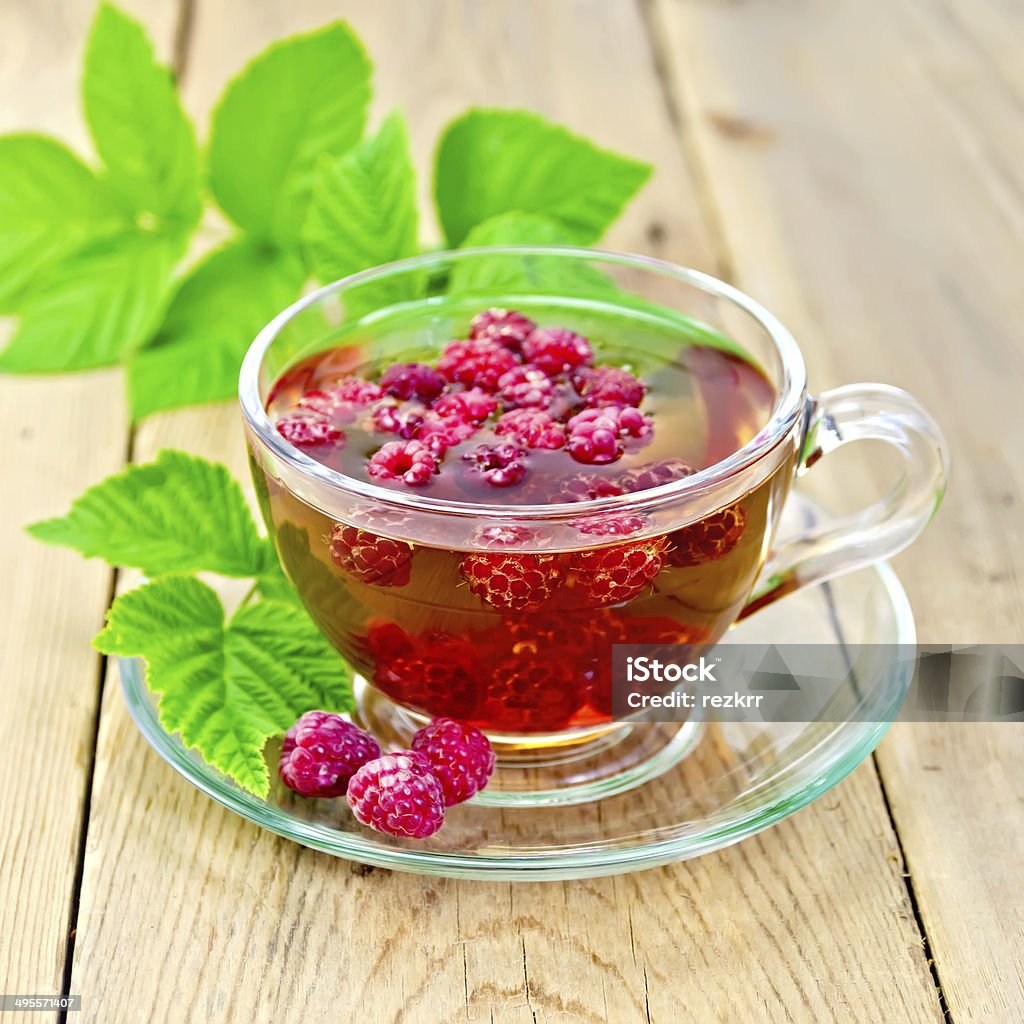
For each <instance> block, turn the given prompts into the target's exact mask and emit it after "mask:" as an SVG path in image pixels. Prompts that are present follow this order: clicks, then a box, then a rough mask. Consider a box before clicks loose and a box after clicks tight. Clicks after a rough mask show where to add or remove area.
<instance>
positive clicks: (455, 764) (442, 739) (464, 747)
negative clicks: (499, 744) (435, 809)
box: [412, 718, 495, 807]
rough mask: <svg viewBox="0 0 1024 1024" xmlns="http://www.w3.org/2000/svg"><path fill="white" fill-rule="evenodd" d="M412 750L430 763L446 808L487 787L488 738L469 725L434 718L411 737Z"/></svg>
mask: <svg viewBox="0 0 1024 1024" xmlns="http://www.w3.org/2000/svg"><path fill="white" fill-rule="evenodd" d="M412 749H413V750H415V751H416V752H417V753H418V754H422V755H423V756H424V757H425V758H426V759H427V760H428V761H429V762H430V770H431V771H432V772H433V773H434V775H435V776H436V777H437V780H438V782H440V783H441V791H442V792H443V793H444V802H445V806H446V807H451V806H452V805H453V804H461V803H462V802H463V801H465V800H468V799H469V798H470V797H471V796H474V795H475V794H476V793H478V792H479V791H480V790H481V789H484V788H485V787H486V786H487V782H488V780H489V779H490V777H491V774H492V773H493V771H494V761H495V757H494V750H493V749H492V748H491V744H490V741H489V740H488V739H487V737H486V736H485V735H484V734H483V733H482V732H481V731H480V730H479V729H474V728H473V726H471V725H463V724H462V723H460V722H456V721H455V719H454V718H435V719H434V720H433V721H432V722H431V723H430V725H425V726H424V727H423V728H422V729H419V730H418V731H417V732H416V735H415V736H413V738H412Z"/></svg>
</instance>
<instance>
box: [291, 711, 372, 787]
mask: <svg viewBox="0 0 1024 1024" xmlns="http://www.w3.org/2000/svg"><path fill="white" fill-rule="evenodd" d="M375 757H380V747H379V746H378V745H377V741H376V740H375V739H374V738H373V737H372V736H368V735H367V734H366V733H365V732H363V730H362V729H357V728H356V726H354V725H353V724H352V723H351V722H346V721H345V719H344V718H342V717H341V715H333V714H331V713H330V712H328V711H307V712H306V713H305V714H304V715H303V716H302V717H301V718H300V719H299V720H298V721H297V722H296V723H295V724H294V725H293V726H292V727H291V728H290V729H289V730H288V732H286V733H285V736H284V742H283V743H282V744H281V757H280V760H279V761H278V773H279V774H280V776H281V781H282V782H283V783H284V784H285V785H286V786H287V787H288V788H289V789H294V790H295V792H296V793H301V794H302V795H303V796H342V795H343V794H344V792H345V790H346V789H348V784H349V779H351V778H352V776H353V775H355V773H356V772H357V771H358V770H359V769H360V768H362V766H363V765H364V764H366V762H367V761H372V760H373V759H374V758H375Z"/></svg>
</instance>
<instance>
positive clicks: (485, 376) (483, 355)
mask: <svg viewBox="0 0 1024 1024" xmlns="http://www.w3.org/2000/svg"><path fill="white" fill-rule="evenodd" d="M518 363H519V359H518V357H517V356H516V355H515V353H513V352H510V351H509V350H508V349H507V348H504V347H502V346H501V345H499V344H498V343H497V342H496V341H491V340H490V339H489V338H476V339H471V340H470V341H453V342H452V343H451V344H450V345H448V346H447V348H445V350H444V352H442V353H441V358H440V359H438V361H437V368H438V369H439V370H440V371H441V373H443V374H444V376H445V378H446V379H447V380H450V381H451V382H452V383H453V384H465V385H466V387H474V386H475V387H480V388H484V389H485V390H487V391H493V390H494V389H495V388H496V387H497V386H498V380H499V379H500V378H501V376H502V375H503V374H506V373H508V371H509V370H511V369H512V367H513V366H516V365H518Z"/></svg>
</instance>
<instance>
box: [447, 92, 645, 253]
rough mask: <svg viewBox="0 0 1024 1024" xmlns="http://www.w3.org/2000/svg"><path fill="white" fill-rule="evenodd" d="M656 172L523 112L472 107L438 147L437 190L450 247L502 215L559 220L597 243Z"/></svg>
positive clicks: (580, 238) (581, 239) (577, 237)
mask: <svg viewBox="0 0 1024 1024" xmlns="http://www.w3.org/2000/svg"><path fill="white" fill-rule="evenodd" d="M650 173H651V167H650V165H649V164H645V163H640V162H639V161H637V160H631V159H629V158H628V157H624V156H620V155H619V154H617V153H612V152H609V151H608V150H605V149H599V148H598V147H597V146H595V145H594V144H593V143H591V142H588V141H587V140H586V139H583V138H580V137H579V136H577V135H573V134H572V133H571V132H569V131H567V130H566V129H565V128H563V127H561V126H560V125H557V124H553V123H552V122H550V121H547V120H545V119H544V118H542V117H540V116H539V115H537V114H533V113H530V112H529V111H525V110H481V109H474V110H470V111H468V112H467V113H466V114H463V115H462V116H461V117H459V118H456V119H455V120H454V121H452V122H451V123H450V124H449V125H448V127H447V128H446V129H445V132H444V134H443V135H442V137H441V142H440V144H439V146H438V150H437V159H436V163H435V169H434V196H435V199H436V201H437V208H438V213H439V215H440V218H441V224H442V226H443V227H444V232H445V235H446V237H447V239H448V242H449V244H450V245H461V244H462V243H463V241H464V240H465V238H466V236H467V235H468V234H469V232H470V231H471V230H472V229H473V228H474V227H475V226H476V225H477V224H482V223H483V222H484V221H485V220H488V219H489V218H491V217H495V216H497V215H498V214H502V213H509V212H511V211H514V210H518V211H520V212H523V213H537V214H543V215H546V216H549V217H551V218H553V219H554V220H556V221H558V222H559V223H561V224H562V225H564V226H565V228H566V229H567V230H568V232H569V233H570V234H571V236H572V238H573V239H574V240H575V241H576V242H578V243H581V244H589V243H591V242H595V241H596V240H597V239H598V238H600V237H601V235H602V234H603V233H604V231H605V229H606V228H607V227H608V225H609V224H611V222H612V221H613V220H615V218H616V217H617V216H618V215H619V213H620V212H621V211H622V208H623V207H624V206H625V205H626V203H627V202H628V201H629V199H630V198H631V197H632V196H633V194H634V193H635V192H636V191H637V190H638V189H639V188H640V186H641V185H642V184H643V183H644V182H645V181H646V180H647V178H648V176H649V175H650Z"/></svg>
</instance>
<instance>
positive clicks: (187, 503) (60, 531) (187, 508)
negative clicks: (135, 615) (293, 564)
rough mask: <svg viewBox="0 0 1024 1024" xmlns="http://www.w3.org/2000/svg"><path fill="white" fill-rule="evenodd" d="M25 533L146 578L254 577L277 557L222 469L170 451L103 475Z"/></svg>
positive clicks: (191, 456)
mask: <svg viewBox="0 0 1024 1024" xmlns="http://www.w3.org/2000/svg"><path fill="white" fill-rule="evenodd" d="M28 532H29V533H30V534H31V535H32V536H33V537H35V538H36V539H37V540H41V541H44V542H45V543H47V544H59V545H62V546H64V547H70V548H74V549H75V550H76V551H79V552H81V554H83V555H85V557H86V558H92V557H96V556H98V557H100V558H102V559H104V560H105V561H107V562H110V564H111V565H126V566H132V567H133V568H137V569H141V570H142V571H143V572H144V573H146V575H148V576H160V575H163V574H167V573H186V572H204V571H205V572H216V573H220V574H221V575H223V576H258V575H260V574H261V573H262V572H264V571H265V569H266V568H267V566H268V564H270V562H271V561H272V560H273V558H274V554H273V551H272V549H271V548H270V546H269V544H268V543H267V541H265V540H263V539H262V538H261V537H260V536H259V535H258V533H257V532H256V525H255V523H254V522H253V518H252V514H251V513H250V511H249V506H248V505H247V504H246V502H245V498H244V497H243V496H242V489H241V488H240V487H239V486H238V483H237V482H236V481H235V480H234V478H233V477H232V476H231V474H230V473H229V472H228V471H227V469H226V468H225V467H224V466H222V465H220V464H218V463H213V462H207V461H206V460H205V459H200V458H198V457H197V456H194V455H186V454H185V453H184V452H178V451H173V450H165V451H162V452H160V454H159V455H158V456H157V458H156V461H155V462H148V463H145V464H143V465H138V466H130V467H129V468H128V469H126V470H124V472H122V473H117V474H115V475H114V476H109V477H107V479H106V480H103V481H101V482H100V483H98V484H95V485H94V486H93V487H90V488H89V489H88V490H87V491H85V492H84V493H83V494H81V495H80V496H79V497H78V498H76V499H75V501H74V502H73V503H72V505H71V510H70V512H68V514H67V515H66V516H63V517H61V518H58V519H46V520H43V521H42V522H39V523H35V524H33V525H32V526H30V527H28Z"/></svg>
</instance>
